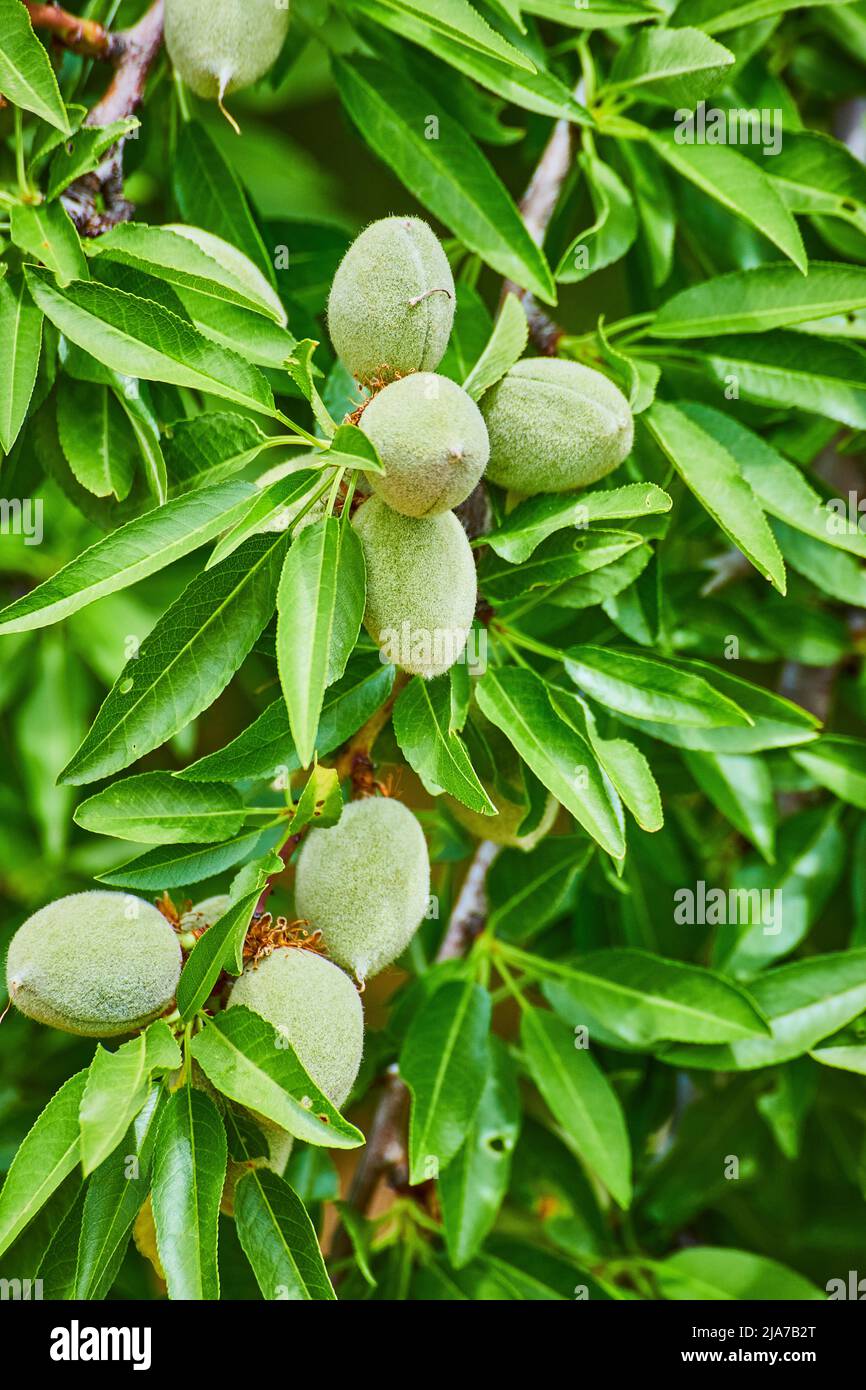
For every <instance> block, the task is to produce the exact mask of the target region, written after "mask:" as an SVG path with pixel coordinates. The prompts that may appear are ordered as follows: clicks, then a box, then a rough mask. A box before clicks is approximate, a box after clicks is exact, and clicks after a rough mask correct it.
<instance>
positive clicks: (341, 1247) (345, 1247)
mask: <svg viewBox="0 0 866 1390" xmlns="http://www.w3.org/2000/svg"><path fill="white" fill-rule="evenodd" d="M498 853H499V845H494V844H493V843H492V842H491V841H490V840H482V841H481V843H480V844H479V845H478V847H477V849H476V851H475V854H474V856H473V859H472V863H471V864H470V866H469V871H468V873H467V875H466V878H465V879H464V881H463V886H462V888H461V889H460V892H459V894H458V896H457V901H456V903H455V904H454V908H453V910H452V913H451V918H450V921H449V923H448V930H447V931H446V933H445V936H444V937H443V939H442V944H441V946H440V947H439V950H438V951H437V953H436V960H437V962H438V961H445V960H454V959H455V958H456V957H457V956H462V955H465V954H466V952H467V951H468V950H469V947H470V946H471V945H472V942H473V941H474V940H475V938H476V937H477V936H478V934H479V932H480V931H481V930H482V929H483V927H484V923H485V922H486V920H487V890H486V879H487V870H488V869H489V868H490V865H491V864H492V863H493V860H494V859H495V858H496V855H497V854H498ZM408 1111H409V1092H408V1089H407V1087H406V1084H405V1082H403V1081H401V1079H400V1075H399V1073H398V1070H397V1066H396V1064H394V1065H393V1066H391V1067H389V1068H388V1072H387V1075H386V1078H385V1086H384V1089H383V1091H382V1094H381V1096H380V1098H379V1103H378V1105H377V1107H376V1112H375V1114H374V1116H373V1122H372V1124H371V1126H370V1131H369V1134H368V1136H367V1143H366V1145H365V1147H364V1150H363V1152H362V1154H361V1157H360V1160H359V1162H358V1166H357V1168H356V1169H355V1174H354V1177H353V1179H352V1185H351V1187H350V1189H349V1196H348V1201H349V1203H350V1204H351V1205H352V1206H353V1207H355V1208H356V1209H357V1210H358V1211H360V1212H364V1211H366V1210H367V1208H368V1207H369V1205H370V1202H371V1201H372V1199H373V1195H374V1193H375V1191H376V1188H377V1187H378V1185H379V1182H380V1180H381V1179H382V1178H385V1177H388V1178H391V1180H392V1182H393V1183H394V1185H395V1186H398V1187H399V1186H401V1185H402V1184H404V1183H405V1181H406V1170H407V1160H406V1120H407V1116H408ZM349 1249H350V1242H349V1239H348V1236H347V1234H346V1231H345V1228H342V1229H341V1230H340V1231H339V1232H338V1234H337V1236H336V1238H335V1240H334V1242H333V1246H332V1250H331V1256H332V1259H333V1260H335V1261H339V1260H341V1259H343V1258H344V1257H345V1256H346V1255H347V1254H348V1253H349Z"/></svg>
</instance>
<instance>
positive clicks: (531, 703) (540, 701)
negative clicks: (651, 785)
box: [477, 667, 625, 859]
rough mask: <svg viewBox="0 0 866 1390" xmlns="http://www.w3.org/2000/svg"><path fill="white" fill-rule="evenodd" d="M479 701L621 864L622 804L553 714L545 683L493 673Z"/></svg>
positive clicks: (516, 673)
mask: <svg viewBox="0 0 866 1390" xmlns="http://www.w3.org/2000/svg"><path fill="white" fill-rule="evenodd" d="M477 699H478V703H479V705H480V706H481V709H482V711H483V712H484V714H486V715H487V718H488V719H489V720H490V721H491V722H492V723H493V724H495V725H496V726H497V728H500V729H501V730H502V732H503V733H504V734H505V736H506V737H507V739H508V740H509V742H510V743H511V744H513V746H514V747H515V748H516V749H517V752H518V753H519V754H520V756H521V757H522V758H523V759H524V760H525V761H526V762H527V763H528V764H529V766H530V767H531V769H532V771H533V772H534V773H535V775H536V777H537V778H538V779H539V781H540V782H542V783H543V784H544V786H545V787H547V789H548V791H550V792H552V793H553V795H554V796H555V797H556V798H557V800H558V801H560V802H561V803H562V805H563V806H565V807H566V809H567V810H569V811H570V812H571V814H572V815H573V816H574V817H575V819H576V820H577V821H578V822H579V823H580V824H581V825H582V826H583V828H584V829H585V830H586V831H588V833H589V834H590V835H592V837H593V839H594V840H597V842H598V843H599V844H600V845H601V846H602V848H603V849H605V850H607V852H608V854H611V855H613V856H614V858H616V859H621V858H622V856H623V855H624V853H625V834H624V829H623V815H622V807H621V805H620V802H619V798H618V796H617V795H616V792H615V791H614V790H613V787H612V785H611V783H610V782H609V781H608V780H607V779H606V778H605V777H604V776H603V774H602V772H601V770H600V769H599V766H598V762H597V760H596V757H595V754H594V753H593V751H592V749H591V747H590V746H589V744H588V743H587V742H586V740H585V739H584V738H582V737H581V736H580V734H578V733H577V731H576V730H575V729H574V728H572V727H571V725H569V724H567V723H566V722H565V721H564V720H563V719H561V718H560V717H559V715H558V714H557V713H556V711H555V710H554V708H553V706H552V704H551V702H550V699H549V697H548V694H547V689H546V687H545V685H544V682H543V681H542V680H541V679H540V678H539V677H538V676H536V675H535V674H534V672H532V671H529V670H526V669H523V668H515V667H491V668H490V670H488V672H487V674H486V675H485V676H484V678H483V680H482V681H481V682H480V683H479V686H478V690H477Z"/></svg>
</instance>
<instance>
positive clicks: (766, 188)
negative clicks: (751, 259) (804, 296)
mask: <svg viewBox="0 0 866 1390" xmlns="http://www.w3.org/2000/svg"><path fill="white" fill-rule="evenodd" d="M649 139H650V142H651V145H652V148H653V149H654V150H655V151H656V153H657V154H659V155H661V157H662V159H663V160H665V161H666V163H668V164H669V165H670V166H671V168H672V169H674V170H675V171H676V172H677V173H678V174H681V175H682V177H683V178H685V179H688V180H689V182H690V183H693V184H695V185H696V186H697V187H698V188H699V189H700V190H701V191H702V192H703V193H706V194H707V195H708V197H710V198H714V199H715V200H716V202H719V203H721V205H722V207H725V208H727V209H728V211H729V212H732V213H733V214H734V215H735V216H736V217H740V218H742V219H743V221H744V222H748V223H749V224H750V225H751V226H753V227H755V228H756V229H757V230H758V231H759V232H761V233H762V234H763V235H764V236H765V237H767V238H768V239H769V240H770V241H771V242H772V243H773V245H774V246H778V248H779V250H780V251H782V252H783V253H784V254H785V255H786V256H787V257H788V259H789V260H791V261H793V262H794V265H795V266H796V267H797V269H798V270H800V271H802V273H803V274H804V275H805V274H806V270H807V265H808V262H807V258H806V252H805V251H804V249H803V242H802V239H801V237H800V232H799V230H798V228H797V224H796V222H795V221H794V219H793V217H792V216H791V214H790V212H789V211H788V209H787V208H786V207H785V204H784V202H783V201H782V198H781V195H780V194H779V193H778V192H777V190H776V187H775V185H774V184H773V182H772V180H771V179H770V178H769V177H768V176H767V175H766V174H765V173H764V172H763V171H762V170H761V169H759V168H757V166H756V165H754V164H753V163H752V162H751V160H748V159H747V158H746V157H745V155H742V154H740V153H739V151H738V150H734V149H730V148H729V147H728V146H727V145H701V144H692V145H689V144H679V143H678V142H677V140H676V137H675V135H674V133H666V134H658V133H656V132H654V131H653V132H650V133H649Z"/></svg>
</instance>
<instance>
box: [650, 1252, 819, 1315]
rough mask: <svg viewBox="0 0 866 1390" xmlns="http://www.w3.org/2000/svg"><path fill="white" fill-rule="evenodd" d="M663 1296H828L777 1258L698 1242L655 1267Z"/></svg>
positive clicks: (794, 1298) (775, 1298)
mask: <svg viewBox="0 0 866 1390" xmlns="http://www.w3.org/2000/svg"><path fill="white" fill-rule="evenodd" d="M655 1273H656V1278H657V1280H658V1286H659V1289H660V1291H661V1294H662V1297H663V1298H670V1299H674V1300H677V1299H687V1300H689V1301H693V1300H699V1299H711V1300H721V1299H746V1300H750V1299H756V1300H758V1299H767V1300H773V1301H784V1302H786V1303H787V1302H793V1301H800V1302H804V1301H808V1300H810V1299H815V1300H821V1301H822V1302H823V1301H824V1299H825V1297H826V1295H825V1294H824V1293H823V1292H822V1290H821V1289H818V1288H816V1287H815V1285H814V1284H812V1283H810V1282H809V1280H808V1279H804V1278H803V1276H802V1275H801V1274H795V1273H794V1271H793V1270H791V1269H787V1268H786V1267H785V1265H783V1264H779V1262H778V1261H777V1260H768V1259H767V1258H766V1256H764V1255H754V1254H752V1252H751V1251H748V1250H729V1249H722V1248H721V1247H714V1246H709V1245H695V1246H692V1247H691V1248H690V1249H688V1250H677V1251H676V1253H675V1254H673V1255H669V1256H668V1258H667V1259H666V1260H663V1261H661V1262H660V1263H658V1264H656V1266H655Z"/></svg>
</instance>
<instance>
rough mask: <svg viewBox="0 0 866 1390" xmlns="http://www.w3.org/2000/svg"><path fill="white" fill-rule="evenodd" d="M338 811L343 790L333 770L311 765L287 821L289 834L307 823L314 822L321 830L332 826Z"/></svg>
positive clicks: (341, 810) (335, 822)
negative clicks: (310, 769)
mask: <svg viewBox="0 0 866 1390" xmlns="http://www.w3.org/2000/svg"><path fill="white" fill-rule="evenodd" d="M342 814H343V793H342V792H341V790H340V778H339V775H338V773H337V769H336V768H335V767H319V765H318V763H316V764H314V766H313V768H312V771H311V772H310V775H309V777H308V778H307V780H306V782H305V783H304V786H303V790H302V791H301V795H300V796H299V797H298V800H297V803H296V805H295V808H294V813H293V815H292V819H291V821H290V822H289V831H290V833H291V834H292V835H297V833H298V831H299V830H303V829H304V828H305V827H306V826H308V825H318V826H320V827H322V828H323V829H324V828H325V827H326V826H330V825H336V824H337V821H338V820H339V819H340V816H341V815H342Z"/></svg>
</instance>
